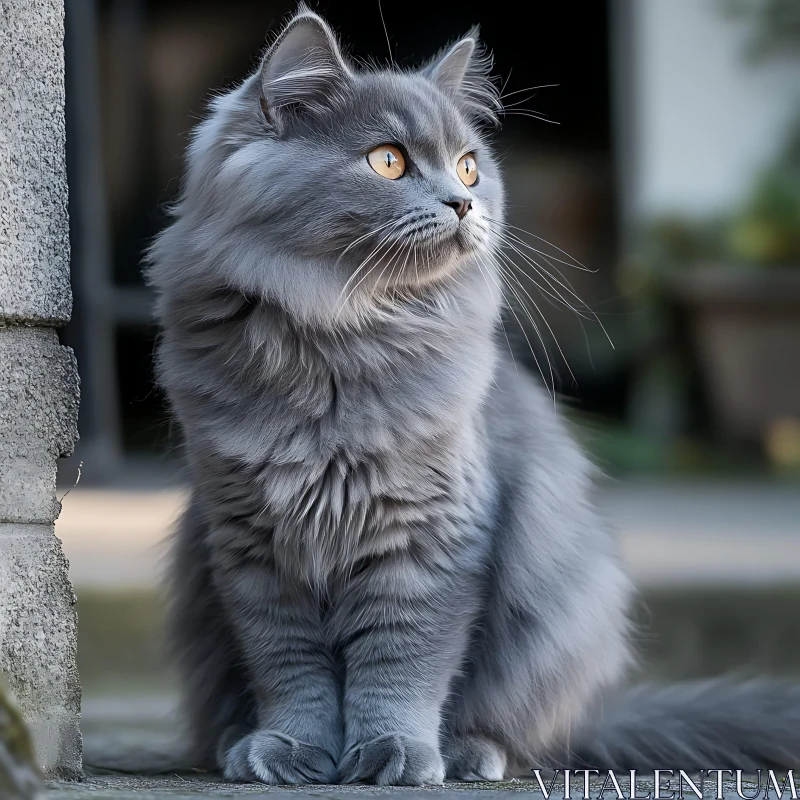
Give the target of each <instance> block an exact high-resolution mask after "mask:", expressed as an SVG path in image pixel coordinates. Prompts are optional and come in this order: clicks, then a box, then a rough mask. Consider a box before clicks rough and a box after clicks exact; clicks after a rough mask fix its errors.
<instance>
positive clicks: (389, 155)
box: [367, 144, 406, 181]
mask: <svg viewBox="0 0 800 800" xmlns="http://www.w3.org/2000/svg"><path fill="white" fill-rule="evenodd" d="M367 161H369V165H370V166H371V167H372V169H374V170H375V172H377V173H378V175H381V176H382V177H384V178H388V179H389V180H390V181H394V180H397V178H402V177H403V174H404V173H405V171H406V160H405V158H403V154H402V153H401V152H400V150H398V148H396V147H395V146H394V145H393V144H382V145H380V146H379V147H376V148H375V149H374V150H370V151H369V153H368V154H367Z"/></svg>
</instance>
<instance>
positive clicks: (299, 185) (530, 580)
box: [150, 7, 800, 784]
mask: <svg viewBox="0 0 800 800" xmlns="http://www.w3.org/2000/svg"><path fill="white" fill-rule="evenodd" d="M489 66H490V65H489V60H488V58H487V57H486V55H485V53H484V51H483V50H482V48H481V46H480V44H479V43H478V41H477V39H476V37H475V36H474V35H470V36H467V37H466V38H464V39H462V40H461V41H459V42H457V43H456V44H454V45H453V46H451V47H449V48H447V49H446V50H444V51H443V52H442V53H441V54H440V55H439V56H438V57H437V58H435V59H434V60H433V61H432V62H431V63H429V64H428V65H426V66H425V67H423V68H422V69H419V70H417V71H400V70H396V69H385V70H381V69H373V68H365V67H357V66H356V65H355V64H353V63H352V62H350V61H349V60H348V59H347V58H346V57H345V56H344V55H343V53H342V51H341V49H340V47H339V45H338V43H337V41H336V38H335V36H334V34H333V33H332V31H331V29H330V28H329V27H328V25H327V24H326V23H325V22H324V21H323V20H322V19H321V18H320V17H318V16H317V15H315V14H313V13H311V12H310V11H309V10H307V9H306V8H304V7H301V8H300V10H299V11H298V13H297V14H296V15H295V16H294V18H293V19H291V21H290V22H289V23H288V24H287V25H286V26H285V28H284V29H283V30H282V32H281V33H280V35H279V36H278V37H277V39H276V40H275V42H274V43H273V44H272V46H271V47H270V48H269V49H268V51H267V52H266V55H265V56H264V58H263V61H262V63H261V66H260V68H259V69H258V71H257V72H256V73H255V74H253V75H252V76H251V77H249V78H248V79H247V80H246V81H245V82H244V83H243V84H242V85H241V86H239V87H237V88H236V89H234V90H232V91H230V92H228V93H227V94H224V95H223V96H220V97H218V98H216V99H215V100H214V101H213V103H212V104H211V112H210V114H209V116H208V118H207V119H206V120H205V122H203V123H202V124H201V125H199V127H198V129H197V131H196V133H195V135H194V137H193V140H192V143H191V146H190V148H189V154H188V172H187V176H186V182H185V188H184V191H183V195H182V197H181V199H180V201H179V202H178V204H177V205H176V207H175V208H174V219H173V222H172V224H171V225H170V227H168V228H167V229H166V230H165V231H164V232H163V233H162V234H161V236H160V237H159V238H158V240H157V242H156V243H155V245H154V247H153V248H152V252H151V270H150V277H151V280H152V283H153V284H154V285H155V286H156V287H157V289H158V291H159V296H160V301H159V314H160V319H161V322H162V324H163V329H164V333H163V339H162V342H161V344H160V348H159V357H158V363H159V375H160V381H161V383H162V385H163V386H164V387H165V388H166V391H167V393H168V395H169V399H170V402H171V405H172V408H173V409H174V413H175V415H176V416H177V418H178V420H179V421H180V425H181V428H182V431H183V435H184V439H185V448H186V457H187V462H188V471H189V475H190V478H191V481H192V492H191V500H190V502H189V505H188V508H187V510H186V512H185V515H184V517H183V520H182V522H181V524H180V528H179V530H178V533H177V537H176V539H175V542H174V556H173V560H172V572H171V589H172V593H173V597H174V603H173V610H172V614H173V637H174V641H175V645H176V650H177V654H178V658H179V663H180V667H181V670H182V676H183V681H184V692H185V707H186V711H187V713H188V716H189V721H190V725H191V734H192V737H193V744H194V750H193V752H194V754H195V757H196V759H197V760H198V761H202V762H203V763H206V764H211V765H213V766H218V767H219V768H220V769H221V770H222V771H223V772H224V774H225V775H226V776H227V777H228V778H230V779H235V780H260V781H265V782H268V783H304V782H336V781H341V782H355V781H369V782H376V783H381V784H426V783H440V782H441V781H442V780H444V778H445V777H448V778H451V779H460V780H475V779H481V780H498V779H500V778H502V777H503V776H504V775H514V774H520V773H524V772H526V771H527V770H529V769H530V768H531V767H533V766H535V765H537V764H541V763H545V762H546V763H550V764H556V763H557V764H569V765H575V764H582V765H587V764H588V765H591V766H597V767H604V768H610V767H623V768H634V767H639V768H644V767H648V766H653V767H660V768H667V767H686V768H694V767H709V768H712V767H713V768H718V767H723V766H724V767H731V768H742V769H750V768H753V767H756V766H762V765H767V764H770V765H772V764H780V765H784V764H785V765H787V766H791V763H790V762H791V761H792V760H793V759H797V758H798V757H799V756H800V711H798V709H800V702H798V694H797V691H796V690H794V689H791V688H781V687H773V686H770V685H766V684H749V685H744V686H741V687H726V686H725V685H721V684H709V685H693V686H689V687H684V688H673V689H663V690H655V689H646V688H645V689H639V690H636V691H634V692H629V693H627V694H624V693H623V694H622V695H621V696H620V697H619V699H618V700H617V701H613V700H612V699H610V696H609V695H608V692H609V691H611V690H613V689H614V688H615V687H617V685H618V684H619V683H620V681H621V679H622V677H623V674H624V672H625V669H626V667H627V665H628V664H629V663H630V661H631V656H630V651H629V645H628V639H627V634H628V628H629V625H628V619H627V609H628V604H629V600H630V597H631V587H630V584H629V581H628V579H627V577H626V576H625V573H624V572H623V570H622V568H621V566H620V563H619V560H618V558H617V555H616V554H615V550H614V545H613V543H612V540H611V538H610V537H609V535H608V533H607V532H606V530H605V528H604V525H603V522H602V521H601V520H600V519H599V518H598V515H597V513H596V511H595V508H594V506H593V504H592V499H591V492H592V470H591V468H590V466H589V464H588V463H587V460H586V458H585V457H584V456H583V454H582V453H581V452H580V450H579V448H578V447H577V446H576V445H575V444H574V443H573V442H572V440H571V439H570V436H569V435H568V432H567V431H566V430H565V426H564V424H563V422H562V420H561V419H560V418H559V415H558V414H557V412H556V411H555V410H554V408H553V404H552V402H551V401H550V400H549V398H548V397H547V395H546V394H545V392H544V390H543V389H542V388H541V387H540V386H538V385H537V384H536V383H535V382H534V381H533V380H532V379H530V378H528V377H527V376H526V375H525V374H523V372H522V371H520V372H519V373H517V371H516V370H515V368H514V366H513V364H512V361H511V359H510V357H509V355H508V353H507V350H506V349H505V348H504V347H502V346H500V344H499V343H498V341H497V336H496V329H497V326H498V320H499V313H500V304H501V293H500V291H499V290H498V285H499V280H498V274H497V272H498V270H497V258H498V256H497V253H498V249H499V247H500V245H501V231H502V229H503V186H502V181H501V177H500V174H499V170H498V166H497V163H496V161H495V159H494V157H493V155H492V151H491V149H490V147H489V145H488V143H487V141H486V139H485V137H484V135H483V133H482V125H483V124H484V123H486V122H492V121H493V120H494V119H495V116H496V114H497V112H498V111H499V102H498V97H497V93H496V92H495V90H494V88H493V85H492V83H491V82H490V80H489V77H488V70H489ZM601 698H605V702H604V704H603V705H604V708H603V714H602V715H601V714H599V713H598V712H596V711H592V709H596V708H598V707H599V706H598V701H599V700H600V699H601Z"/></svg>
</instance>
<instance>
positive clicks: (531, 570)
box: [443, 501, 629, 780]
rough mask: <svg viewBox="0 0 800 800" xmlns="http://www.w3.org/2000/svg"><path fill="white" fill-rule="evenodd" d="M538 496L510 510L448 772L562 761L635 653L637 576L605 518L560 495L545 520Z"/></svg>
mask: <svg viewBox="0 0 800 800" xmlns="http://www.w3.org/2000/svg"><path fill="white" fill-rule="evenodd" d="M535 512H536V506H531V505H527V504H520V507H518V508H516V507H514V508H511V509H509V514H508V516H507V517H506V518H505V519H504V520H503V521H502V530H499V531H498V532H497V538H496V546H495V548H494V550H493V554H492V558H493V569H492V575H493V585H492V586H491V589H490V592H489V595H488V597H487V600H486V607H485V609H484V612H483V615H482V617H481V619H480V621H479V623H478V625H477V626H476V629H475V633H474V635H473V638H472V640H471V642H470V645H469V654H468V657H467V659H466V660H465V664H466V672H465V675H464V676H463V677H462V678H460V679H459V681H458V684H457V685H456V686H454V689H453V692H452V695H451V698H450V700H449V702H448V706H447V710H446V714H445V724H444V726H443V731H444V733H443V754H444V757H445V761H446V763H447V777H448V778H449V779H451V780H500V779H502V778H503V777H504V775H505V776H512V777H513V776H520V775H527V776H528V777H530V774H531V773H530V770H531V769H532V768H534V767H536V766H541V765H542V760H543V759H545V760H548V761H549V760H550V759H553V760H555V761H558V762H561V763H563V761H564V760H565V758H566V757H567V755H568V754H569V737H570V731H571V729H572V728H574V727H575V726H576V723H578V722H579V721H580V719H581V717H582V715H583V713H584V712H585V710H586V708H587V706H588V705H589V704H590V702H591V701H593V700H594V699H595V698H596V696H597V694H598V693H599V692H600V691H601V690H602V689H604V688H606V687H608V686H610V685H613V684H614V683H615V682H617V681H618V680H619V679H620V678H621V676H622V674H623V672H624V670H625V667H626V666H627V664H628V660H629V651H628V645H627V641H626V634H627V627H628V623H627V616H626V607H627V601H628V596H629V582H628V579H627V578H626V576H625V575H624V574H623V572H622V570H621V568H620V566H619V564H618V562H617V559H616V557H615V556H614V555H613V551H612V548H611V545H610V542H609V539H608V537H607V535H606V534H605V532H604V531H603V529H602V526H601V523H600V521H599V520H598V519H597V518H596V516H595V515H594V513H593V512H592V511H591V509H590V508H589V507H588V505H587V504H586V503H585V501H584V502H581V503H575V504H574V505H570V504H569V503H563V504H562V505H561V507H560V515H559V517H558V519H557V521H554V522H553V528H552V529H551V530H548V531H547V532H546V533H545V532H544V531H542V530H541V525H542V518H541V515H540V514H538V513H535Z"/></svg>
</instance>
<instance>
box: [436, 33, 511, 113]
mask: <svg viewBox="0 0 800 800" xmlns="http://www.w3.org/2000/svg"><path fill="white" fill-rule="evenodd" d="M491 73H492V56H491V54H490V53H489V52H488V51H487V50H486V48H485V47H484V46H483V44H482V43H481V41H480V38H479V30H478V27H477V26H476V27H474V28H472V30H471V31H470V32H469V33H468V34H467V35H466V36H465V37H464V38H463V39H460V40H459V41H457V42H456V43H455V44H454V45H451V46H450V47H448V48H445V49H444V50H443V51H442V52H441V53H439V54H438V55H437V56H436V57H435V58H434V59H433V61H431V62H430V63H429V64H428V65H427V66H426V67H424V68H423V70H422V74H423V75H425V76H426V77H427V78H429V79H430V80H432V81H433V82H434V83H435V84H436V85H437V86H438V87H439V88H440V89H441V90H442V91H443V92H446V93H447V94H450V95H452V96H453V98H454V100H455V101H456V103H457V104H458V105H459V106H461V108H462V109H463V110H464V112H465V113H467V114H468V115H469V116H473V117H478V118H483V119H487V120H489V121H491V122H494V123H497V122H498V119H497V117H498V114H499V112H500V111H501V110H502V106H501V104H500V98H499V96H498V91H497V87H496V86H495V85H494V83H493V82H492V79H491Z"/></svg>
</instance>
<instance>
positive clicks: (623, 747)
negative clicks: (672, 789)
mask: <svg viewBox="0 0 800 800" xmlns="http://www.w3.org/2000/svg"><path fill="white" fill-rule="evenodd" d="M554 756H555V760H557V761H559V762H563V763H559V764H558V766H570V767H572V768H576V767H577V768H593V769H601V770H608V769H618V770H630V769H636V770H645V771H647V770H654V769H676V770H677V769H685V770H688V769H733V770H736V769H741V770H745V771H753V770H756V769H791V768H795V769H796V768H798V767H799V766H800V686H792V685H789V684H786V683H781V682H777V681H766V680H758V681H748V682H744V683H733V682H731V681H727V680H712V681H702V682H697V683H685V684H680V683H679V684H675V685H672V686H665V687H658V686H652V685H643V686H638V687H636V688H634V689H631V690H628V691H627V692H624V693H623V694H622V695H621V696H619V697H617V698H615V700H613V701H607V702H606V704H605V705H604V706H603V707H602V708H600V709H599V710H598V711H597V712H595V713H594V714H592V715H590V716H589V718H588V719H587V721H586V723H585V725H584V726H583V727H582V729H581V730H580V731H579V732H577V735H573V737H572V740H571V741H570V744H569V747H568V748H565V752H564V753H563V755H562V756H561V757H559V756H558V754H554Z"/></svg>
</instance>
